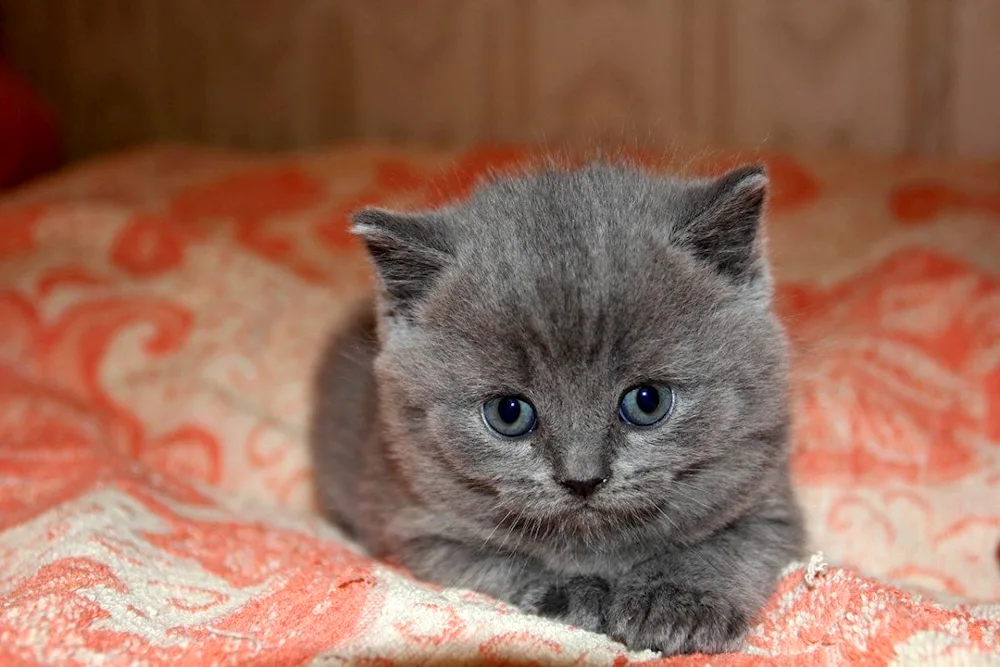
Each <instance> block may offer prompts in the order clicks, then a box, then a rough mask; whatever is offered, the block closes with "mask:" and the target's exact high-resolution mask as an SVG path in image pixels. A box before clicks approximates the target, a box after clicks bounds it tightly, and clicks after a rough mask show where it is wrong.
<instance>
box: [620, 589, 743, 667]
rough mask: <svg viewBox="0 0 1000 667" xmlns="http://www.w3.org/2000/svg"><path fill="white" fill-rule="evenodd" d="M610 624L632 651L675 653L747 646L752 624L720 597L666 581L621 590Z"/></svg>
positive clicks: (729, 650)
mask: <svg viewBox="0 0 1000 667" xmlns="http://www.w3.org/2000/svg"><path fill="white" fill-rule="evenodd" d="M605 626H606V632H607V633H608V635H610V636H611V637H612V638H613V639H616V640H618V641H620V642H622V643H624V644H625V645H627V646H628V647H629V648H632V649H652V650H654V651H662V652H663V653H664V654H665V655H674V654H680V653H729V652H733V651H738V650H740V649H742V648H743V647H744V646H745V645H746V636H747V633H748V632H749V629H750V622H749V619H748V617H747V615H746V614H745V613H743V612H742V611H740V610H739V609H738V608H737V607H735V606H733V605H732V604H730V603H729V602H727V601H726V600H725V599H724V598H722V597H720V596H718V595H715V594H711V593H701V592H698V591H692V590H688V589H685V588H683V587H680V586H675V585H673V584H669V583H662V584H658V585H653V586H652V587H650V588H647V589H645V590H643V589H640V588H625V589H623V590H620V591H616V593H615V596H614V599H613V600H612V601H611V603H610V605H609V606H608V609H607V612H606V614H605Z"/></svg>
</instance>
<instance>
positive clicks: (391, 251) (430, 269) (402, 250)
mask: <svg viewBox="0 0 1000 667" xmlns="http://www.w3.org/2000/svg"><path fill="white" fill-rule="evenodd" d="M351 219H352V221H353V223H354V225H353V226H352V228H351V231H352V232H353V233H354V234H355V235H356V236H358V237H359V238H361V240H362V241H364V243H365V247H366V248H367V250H368V254H369V256H370V257H371V258H372V262H373V263H374V265H375V269H376V272H377V273H378V277H379V282H380V283H381V285H382V290H383V296H384V298H385V303H386V306H387V307H388V312H389V314H390V315H403V316H409V315H410V314H411V313H412V312H413V309H414V307H415V306H416V305H417V304H418V303H419V302H420V300H421V299H422V298H423V297H424V296H425V295H426V294H427V292H428V290H429V289H430V287H431V285H432V284H433V283H434V280H435V279H436V278H437V276H438V274H439V273H440V272H441V270H442V269H444V268H445V267H446V266H448V264H449V263H451V261H452V260H453V259H454V247H453V245H452V242H451V238H450V236H449V234H448V230H447V227H446V225H445V224H444V221H443V220H442V219H441V217H440V216H438V215H436V214H434V213H394V212H392V211H387V210H384V209H380V208H366V209H362V210H360V211H358V212H357V213H355V214H354V215H353V216H351Z"/></svg>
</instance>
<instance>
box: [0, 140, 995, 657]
mask: <svg viewBox="0 0 1000 667" xmlns="http://www.w3.org/2000/svg"><path fill="white" fill-rule="evenodd" d="M529 157H531V156H530V155H528V154H526V153H524V152H522V151H519V150H514V149H501V148H494V149H481V150H473V151H470V152H466V153H462V154H453V153H438V152H433V151H426V150H405V149H397V148H392V147H385V148H380V147H365V146H359V147H344V148H340V149H336V150H329V151H324V152H320V153H315V154H308V155H290V156H278V157H270V158H263V157H259V156H247V155H240V154H232V153H225V152H220V151H214V150H205V149H188V148H178V147H150V148H145V149H142V150H139V151H137V152H133V153H128V154H121V155H117V156H113V157H110V158H105V159H103V160H99V161H95V162H90V163H87V164H85V165H83V166H80V167H77V168H74V169H71V170H67V171H64V172H61V173H60V174H58V175H56V176H54V177H52V178H50V179H47V180H45V181H43V182H40V183H38V184H36V185H34V186H31V187H29V188H25V189H21V190H20V191H17V192H15V193H12V194H10V195H8V196H6V197H5V198H3V199H0V664H5V665H8V664H9V665H17V664H60V665H73V664H80V665H85V664H86V665H89V664H109V665H131V664H146V665H161V664H162V665H167V664H191V665H197V664H257V665H285V664H341V663H356V664H378V665H397V664H412V663H421V664H457V663H466V664H525V665H527V664H534V665H537V664H581V665H610V664H616V665H624V664H630V663H642V662H646V661H654V662H655V661H658V660H659V658H658V656H656V655H654V654H651V653H643V654H634V653H628V652H627V651H625V649H624V648H623V647H622V646H620V645H618V644H615V643H614V642H611V641H610V640H608V639H606V638H604V637H601V636H598V635H593V634H589V633H586V632H583V631H580V630H576V629H573V628H569V627H564V626H561V625H558V624H556V623H552V622H548V621H545V620H541V619H537V618H533V617H530V616H525V615H523V614H520V613H518V612H516V611H515V610H513V609H511V608H509V607H507V606H505V605H502V604H499V603H496V602H493V601H491V600H489V599H487V598H485V597H484V596H481V595H477V594H474V593H471V592H467V591H458V590H438V589H436V588H435V587H433V586H428V585H425V584H421V583H419V582H416V581H413V580H412V579H411V578H410V577H408V576H407V574H406V573H405V572H402V571H399V570H398V569H395V568H393V567H391V566H389V565H386V564H381V563H376V562H373V561H372V560H370V559H368V558H366V557H364V556H363V555H361V554H360V553H359V552H358V551H357V550H356V549H354V548H353V547H352V546H351V545H350V544H349V543H348V542H347V541H346V540H344V539H343V537H342V536H340V535H339V534H338V532H337V531H336V530H335V529H333V528H331V527H329V526H327V525H325V524H324V522H323V521H322V520H320V519H319V518H318V517H317V516H316V512H315V507H314V503H313V491H312V486H311V485H312V480H311V477H310V467H309V460H308V453H307V448H306V446H305V443H304V432H305V426H306V423H307V418H308V414H309V410H310V396H309V382H310V377H311V373H312V367H313V364H314V362H315V360H316V357H317V355H318V353H319V351H320V349H321V347H322V344H323V342H324V340H325V338H326V336H327V335H329V332H330V331H331V330H332V329H333V328H334V327H336V326H338V324H339V323H340V322H342V321H343V318H344V317H345V315H346V313H347V312H348V310H349V308H350V304H351V303H352V301H353V300H354V299H358V298H361V297H363V296H364V295H365V294H366V292H367V290H368V289H370V274H369V270H368V266H367V264H366V262H365V259H364V257H363V256H362V254H361V252H360V248H359V247H358V245H357V244H356V243H355V242H354V241H353V240H352V238H351V236H350V235H349V234H348V233H347V223H346V215H347V213H348V212H349V211H351V210H353V209H355V208H357V207H358V206H361V205H363V204H370V203H383V204H389V205H395V206H406V207H423V206H430V205H437V204H440V203H443V202H446V201H448V200H450V199H452V198H454V197H459V196H462V195H463V194H464V193H466V192H467V191H468V189H469V188H470V187H471V186H472V184H473V183H475V181H476V179H477V178H479V177H480V176H481V175H482V174H483V173H484V172H486V171H488V170H493V169H501V170H502V169H505V168H509V167H512V166H513V165H516V164H518V163H519V162H520V161H522V160H524V159H527V158H529ZM635 157H636V158H637V159H641V160H645V161H647V162H648V164H650V165H651V166H653V165H655V166H657V167H658V168H664V169H667V168H670V169H677V168H683V169H684V170H685V171H687V172H690V173H709V172H715V171H719V170H721V169H723V168H726V167H728V166H731V165H732V164H734V163H735V162H736V161H738V160H741V159H763V160H764V161H765V162H766V163H767V165H768V168H769V171H770V174H771V178H772V184H773V196H772V198H771V201H770V214H769V222H768V230H769V239H770V241H769V244H770V254H771V256H772V258H773V260H774V262H775V266H776V269H775V270H776V275H777V277H778V280H779V289H778V307H779V310H780V311H781V313H782V315H783V317H784V318H785V321H786V322H787V325H788V327H789V331H790V333H791V336H792V339H793V341H794V344H795V360H794V382H793V385H794V386H793V392H794V394H793V395H794V401H795V406H796V410H795V451H794V456H793V468H794V473H795V477H796V483H797V486H798V488H799V491H800V495H801V499H802V502H803V504H804V506H805V509H806V514H807V517H808V525H809V530H810V541H811V545H810V548H811V550H812V551H813V552H819V551H822V552H823V553H824V554H825V559H824V558H823V557H821V556H819V555H818V554H817V555H816V556H814V557H813V558H812V559H811V560H810V561H808V562H804V563H800V564H796V565H792V566H790V567H789V569H788V571H787V574H786V576H785V577H784V578H783V580H782V582H781V584H780V587H779V590H778V592H777V593H776V594H775V596H774V597H773V598H772V600H771V602H770V603H769V604H768V606H767V607H766V609H765V610H764V611H763V613H762V614H761V617H760V619H759V624H758V625H757V627H756V629H755V630H754V632H753V635H752V637H751V639H750V643H749V646H748V648H747V650H746V652H745V653H743V654H739V655H727V656H718V657H715V658H714V659H713V660H712V663H713V664H717V665H743V664H760V663H768V664H782V665H837V664H889V663H891V664H898V665H909V664H913V665H917V664H929V663H930V662H935V663H939V664H955V665H973V664H976V665H978V664H982V665H987V664H990V665H995V664H998V660H1000V658H998V655H1000V562H998V558H1000V554H998V553H997V549H998V540H1000V165H997V164H987V163H978V164H967V163H934V162H928V161H893V162H888V161H882V162H871V161H863V160H859V159H854V158H849V157H837V156H817V155H807V156H790V155H779V154H774V155H749V154H748V155H742V156H736V155H720V154H701V155H694V156H691V155H677V156H672V157H670V158H669V159H665V158H662V156H656V159H653V158H652V157H649V156H641V155H640V156H635ZM701 662H702V658H700V657H697V656H693V657H682V658H673V659H670V660H668V661H667V662H666V664H701Z"/></svg>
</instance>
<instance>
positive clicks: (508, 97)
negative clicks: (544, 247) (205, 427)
mask: <svg viewBox="0 0 1000 667" xmlns="http://www.w3.org/2000/svg"><path fill="white" fill-rule="evenodd" d="M0 20H2V52H0V53H2V56H0V57H2V58H4V59H5V60H6V61H7V63H8V64H9V66H10V67H11V68H12V70H13V71H14V72H16V73H17V75H18V76H20V77H22V78H23V79H24V80H25V81H26V82H27V83H28V85H30V87H31V88H32V89H33V90H34V91H35V92H36V93H37V94H38V95H39V96H40V98H41V99H42V100H43V101H44V104H45V105H46V106H47V108H48V109H49V110H50V111H51V113H52V114H53V115H54V117H55V119H56V122H57V124H58V127H59V131H60V136H61V143H62V146H63V153H64V155H65V156H66V157H67V158H68V159H71V160H72V159H79V158H82V157H86V156H89V155H93V154H95V153H101V152H105V151H109V150H115V149H121V148H124V147H128V146H131V145H135V144H140V143H147V142H150V141H184V142H198V143H208V144H217V145H224V146H231V147H239V148H251V149H266V150H280V149H291V148H308V147H313V146H320V145H326V144H330V143H333V142H342V141H350V140H366V141H371V140H385V141H397V142H398V141H406V142H411V143H423V144H435V145H443V146H452V145H463V144H468V143H471V142H478V141H484V140H487V141H495V142H525V141H527V142H546V143H570V144H573V143H585V144H588V145H592V144H594V143H622V142H623V141H625V142H639V143H640V144H642V145H644V146H659V145H665V146H668V147H669V146H681V145H683V146H687V145H712V146H720V147H745V146H752V147H761V146H770V147H776V148H783V149H792V150H796V149H810V150H812V149H835V150H851V151H855V152H860V153H865V154H875V155H913V154H920V155H945V156H963V157H995V156H997V155H1000V0H836V1H827V2H818V1H812V2H805V1H803V0H419V1H417V0H363V1H362V0H0Z"/></svg>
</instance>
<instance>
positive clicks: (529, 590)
mask: <svg viewBox="0 0 1000 667" xmlns="http://www.w3.org/2000/svg"><path fill="white" fill-rule="evenodd" d="M766 188H767V178H766V175H765V173H764V170H763V169H762V168H761V167H758V166H747V167H743V168H740V169H737V170H735V171H732V172H730V173H728V174H726V175H724V176H722V177H720V178H717V179H713V180H703V181H701V180H699V181H680V180H673V179H666V178H660V177H654V176H652V175H650V174H647V173H645V172H643V171H641V170H639V169H637V168H632V167H628V166H613V165H609V164H603V163H595V164H591V165H588V166H586V167H583V168H579V169H574V170H561V169H555V168H550V169H548V170H542V171H539V172H537V173H533V174H523V175H519V176H514V177H505V178H499V179H498V180H495V181H494V182H492V183H488V184H483V185H480V186H479V188H478V189H477V190H476V191H475V192H474V193H473V194H472V196H471V197H470V198H469V199H468V200H467V201H465V202H462V203H457V204H455V205H454V206H452V207H449V208H445V209H443V210H437V211H429V212H423V213H414V214H402V213H392V212H389V211H385V210H379V209H366V210H363V211H360V212H359V213H357V214H356V215H355V217H354V223H355V224H354V227H353V230H354V233H355V234H357V235H358V236H360V237H361V239H363V240H364V242H365V244H366V247H367V250H368V253H369V254H370V256H371V259H372V261H373V264H374V267H375V269H376V274H377V276H378V278H379V285H380V290H379V293H378V298H377V302H376V304H374V305H371V304H369V305H368V306H366V307H364V308H362V309H361V310H360V311H359V312H358V314H357V317H356V318H355V319H354V321H353V324H352V326H351V327H350V328H349V330H347V331H346V332H343V333H342V334H341V335H339V336H338V337H337V338H336V340H334V341H333V343H332V345H331V347H330V348H329V350H328V352H327V354H326V356H325V357H324V359H323V361H322V364H321V369H320V372H319V375H318V379H317V386H316V392H317V395H316V396H317V404H316V409H315V417H314V423H313V433H312V441H313V447H314V454H315V457H316V465H317V473H318V486H319V489H320V495H321V501H322V503H323V505H324V508H325V509H326V510H328V512H329V514H330V516H331V517H332V518H333V519H334V520H335V521H336V522H337V523H339V524H340V525H341V526H342V527H343V528H344V529H345V530H346V531H348V533H349V534H351V535H353V536H354V537H355V538H356V539H357V540H358V541H359V542H360V543H361V544H362V545H364V546H365V547H367V548H368V549H369V550H370V551H371V553H372V554H373V555H376V556H382V557H394V558H398V559H399V561H401V562H402V563H403V564H404V565H405V566H406V567H407V568H408V569H409V570H410V571H412V572H413V573H414V574H415V575H416V576H418V577H421V578H424V579H426V580H428V581H433V582H437V583H439V584H442V585H447V586H459V587H467V588H474V589H478V590H480V591H482V592H484V593H487V594H489V595H492V596H495V597H497V598H500V599H503V600H506V601H508V602H510V603H512V604H514V605H516V606H518V607H520V608H521V609H523V610H525V611H528V612H532V613H536V614H540V615H543V616H549V617H553V618H557V619H561V620H563V621H565V622H566V623H570V624H573V625H576V626H580V627H583V628H586V629H589V630H594V631H598V632H603V633H606V634H608V635H610V636H611V637H613V638H614V639H617V640H619V641H621V642H624V643H625V644H626V645H628V646H629V647H631V648H634V649H646V648H650V649H654V650H659V651H663V652H664V653H667V654H673V653H687V652H722V651H730V650H736V649H738V648H740V647H741V646H742V645H743V644H744V640H745V637H746V634H747V631H748V629H749V627H750V624H751V623H752V622H753V621H754V619H755V615H756V614H757V613H758V611H759V610H760V608H761V606H762V605H763V604H764V602H765V601H766V600H767V598H768V597H769V596H770V595H771V593H772V592H773V591H774V588H775V585H776V579H777V576H778V574H779V571H780V570H781V569H782V568H783V567H784V566H785V565H786V564H787V563H788V562H789V561H790V560H792V559H794V558H796V557H798V556H799V555H800V550H801V548H802V542H803V530H802V525H801V519H800V515H799V510H798V508H797V506H796V503H795V499H794V497H793V493H792V490H791V488H790V486H789V478H788V431H789V408H788V402H787V396H786V373H787V368H786V343H785V338H784V334H783V331H782V329H781V327H780V325H779V323H778V322H777V320H776V319H775V317H774V315H773V314H772V311H771V279H770V275H769V270H768V266H767V264H766V261H765V259H764V256H763V240H762V238H761V234H760V223H761V214H762V208H763V205H764V201H765V193H766Z"/></svg>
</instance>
